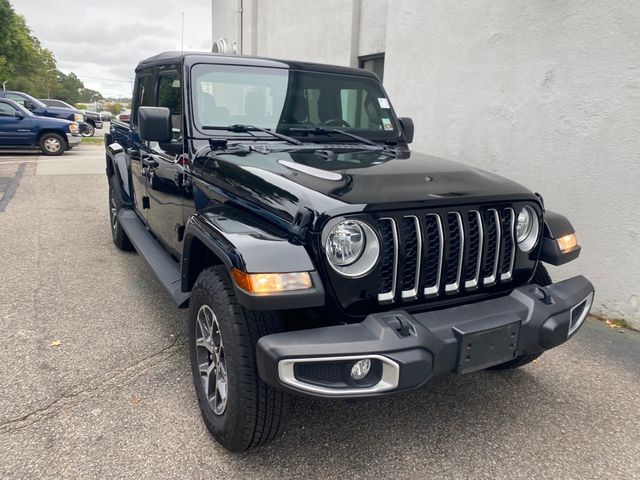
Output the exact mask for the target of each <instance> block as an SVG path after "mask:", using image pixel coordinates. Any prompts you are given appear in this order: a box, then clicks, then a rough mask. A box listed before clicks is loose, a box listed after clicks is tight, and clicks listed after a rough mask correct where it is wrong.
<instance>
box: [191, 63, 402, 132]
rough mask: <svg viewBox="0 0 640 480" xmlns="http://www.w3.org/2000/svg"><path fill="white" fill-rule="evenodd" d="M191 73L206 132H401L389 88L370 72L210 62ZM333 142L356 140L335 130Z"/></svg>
mask: <svg viewBox="0 0 640 480" xmlns="http://www.w3.org/2000/svg"><path fill="white" fill-rule="evenodd" d="M191 76H192V83H191V85H192V92H193V93H192V102H193V103H192V105H193V112H194V121H195V124H196V127H197V128H198V130H200V131H201V132H202V133H206V134H207V135H209V134H216V133H217V132H215V131H212V127H219V128H223V127H229V126H231V125H252V126H256V127H260V128H265V129H269V130H271V131H276V132H279V133H283V134H287V135H291V136H305V135H309V134H310V133H311V134H313V133H314V132H313V130H314V129H315V128H322V129H323V130H324V131H325V133H326V132H327V131H330V129H333V128H339V129H341V130H344V131H346V132H350V133H353V134H356V135H359V136H362V137H365V138H368V139H371V140H390V139H397V137H398V136H399V131H398V128H397V122H396V118H395V116H394V114H393V111H392V109H391V105H390V104H389V101H388V99H387V97H386V95H385V94H384V91H383V90H382V88H381V86H380V84H379V83H378V82H377V81H376V80H374V79H372V78H369V77H364V76H357V75H341V74H330V73H323V72H313V71H297V70H288V69H281V68H266V67H247V66H237V65H233V66H230V65H211V64H198V65H195V66H194V67H193V68H192V74H191ZM251 133H252V134H254V135H255V136H258V135H260V136H262V134H260V133H255V132H251ZM325 138H326V135H325ZM331 141H332V142H333V141H354V139H353V138H349V137H345V136H342V135H335V136H332V137H331Z"/></svg>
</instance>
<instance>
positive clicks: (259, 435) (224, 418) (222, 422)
mask: <svg viewBox="0 0 640 480" xmlns="http://www.w3.org/2000/svg"><path fill="white" fill-rule="evenodd" d="M204 303H206V304H208V305H209V306H210V307H211V309H212V310H213V311H214V313H215V314H216V316H217V317H218V322H219V325H220V330H221V333H222V338H223V342H224V346H225V353H227V370H228V375H229V398H228V400H227V407H226V410H225V412H224V413H223V414H222V415H221V416H217V415H215V414H214V413H213V410H212V409H211V408H210V406H209V405H208V403H206V400H205V399H204V397H203V394H202V387H201V385H200V383H199V382H200V376H199V373H198V371H197V359H196V349H195V323H196V318H197V314H198V310H199V309H200V307H201V306H202V305H203V304H204ZM189 304H190V305H189V317H188V318H189V320H188V322H189V325H188V342H189V353H190V356H191V367H192V373H193V381H194V386H195V389H196V394H197V397H198V404H199V406H200V411H201V413H202V418H203V420H204V422H205V425H206V426H207V428H208V429H209V432H211V435H212V436H213V437H214V438H215V439H216V440H217V441H218V442H219V443H220V444H221V445H222V446H223V447H225V448H226V449H228V450H230V451H233V452H245V451H248V450H253V449H255V448H258V447H260V446H261V445H264V444H266V443H269V442H272V441H273V440H275V439H276V438H278V436H279V435H280V434H281V433H282V431H283V430H284V427H285V425H286V420H287V411H288V407H289V398H288V397H287V395H286V394H284V393H282V392H279V391H277V390H275V389H274V388H273V387H271V386H269V385H267V384H266V383H264V382H263V381H262V379H260V376H259V374H258V368H257V364H256V343H257V341H258V339H259V338H260V337H262V336H264V335H268V334H271V333H276V332H280V331H283V321H282V318H281V317H280V315H279V314H278V313H277V312H272V311H252V310H246V309H245V308H244V307H242V305H240V304H239V303H238V301H237V300H236V298H235V294H234V290H233V285H232V284H231V280H230V279H229V276H228V274H227V271H226V269H225V267H223V266H219V265H218V266H214V267H210V268H207V269H205V270H203V271H202V272H201V273H200V275H199V276H198V279H197V280H196V282H195V284H194V286H193V290H192V292H191V299H190V302H189ZM229 353H231V355H229Z"/></svg>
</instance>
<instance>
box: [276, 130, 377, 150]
mask: <svg viewBox="0 0 640 480" xmlns="http://www.w3.org/2000/svg"><path fill="white" fill-rule="evenodd" d="M287 131H288V132H299V133H305V132H306V133H318V134H320V135H327V134H329V133H341V134H342V135H346V136H347V137H350V138H352V139H354V140H357V141H359V142H362V143H366V144H367V145H371V146H373V147H380V145H378V144H377V143H376V142H374V141H373V140H369V139H368V138H364V137H361V136H360V135H356V134H355V133H351V132H345V131H344V130H340V129H338V128H323V127H314V128H301V127H292V128H288V129H287Z"/></svg>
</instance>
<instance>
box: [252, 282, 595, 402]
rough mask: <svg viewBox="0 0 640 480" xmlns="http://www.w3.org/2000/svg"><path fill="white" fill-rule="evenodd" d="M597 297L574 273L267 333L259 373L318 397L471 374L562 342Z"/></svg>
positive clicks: (385, 391)
mask: <svg viewBox="0 0 640 480" xmlns="http://www.w3.org/2000/svg"><path fill="white" fill-rule="evenodd" d="M593 294H594V288H593V285H592V284H591V283H590V282H589V281H588V280H587V279H586V278H584V277H582V276H577V277H574V278H571V279H569V280H565V281H563V282H559V283H556V284H554V285H551V286H548V287H540V286H538V285H526V286H524V287H520V288H517V289H515V290H513V292H512V293H511V294H510V295H508V296H504V297H500V298H494V299H491V300H485V301H483V302H478V303H473V304H468V305H462V306H458V307H453V308H449V309H444V310H437V311H432V312H425V313H419V314H416V315H411V314H409V313H407V312H406V311H402V310H396V311H390V312H383V313H376V314H372V315H369V316H368V317H367V318H366V319H365V320H364V321H362V322H361V323H358V324H352V325H338V326H332V327H323V328H315V329H309V330H299V331H292V332H285V333H278V334H273V335H267V336H265V337H262V338H261V339H260V340H259V341H258V345H257V361H258V370H259V373H260V376H261V377H262V379H263V380H264V381H265V382H267V383H269V384H271V385H273V386H274V387H276V388H279V389H281V390H285V391H289V392H295V393H301V394H306V395H311V396H317V397H339V398H356V397H370V396H378V395H383V394H389V393H394V392H398V391H403V390H410V389H413V388H417V387H419V386H421V385H423V384H424V383H426V382H427V381H428V380H430V379H431V378H433V377H434V376H436V375H438V374H442V373H446V372H456V373H467V372H472V371H475V370H480V369H484V368H488V367H490V366H493V365H497V364H500V363H504V362H507V361H509V360H512V359H514V358H515V357H517V356H519V355H523V354H534V353H540V352H543V351H544V350H548V349H550V348H553V347H556V346H558V345H560V344H562V343H564V342H565V341H567V340H568V339H569V338H571V337H572V336H573V335H574V334H575V333H576V331H577V330H578V329H579V328H580V326H581V325H582V323H583V322H584V319H585V318H586V316H587V314H588V313H589V310H590V308H591V304H592V302H593ZM367 358H368V359H369V360H370V365H371V369H370V371H369V375H367V377H365V378H364V379H361V380H354V379H353V378H352V376H351V367H352V366H353V365H354V363H355V362H357V361H358V360H361V359H367Z"/></svg>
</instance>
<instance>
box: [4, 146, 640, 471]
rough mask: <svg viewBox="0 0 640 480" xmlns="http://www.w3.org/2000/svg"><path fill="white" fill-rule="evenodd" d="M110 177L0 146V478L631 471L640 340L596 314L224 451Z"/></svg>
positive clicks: (174, 320) (636, 466)
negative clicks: (546, 345) (480, 368)
mask: <svg viewBox="0 0 640 480" xmlns="http://www.w3.org/2000/svg"><path fill="white" fill-rule="evenodd" d="M103 172H104V155H103V151H102V147H100V146H90V145H80V146H79V147H77V148H76V149H74V150H73V151H71V152H67V153H66V154H65V155H64V156H62V157H59V158H50V157H41V156H37V155H33V154H19V155H13V154H0V246H1V248H2V256H1V258H2V262H1V268H0V322H1V328H2V330H1V332H2V340H1V344H2V348H1V349H0V363H1V364H2V369H1V371H0V383H1V386H2V390H1V392H0V478H7V479H14V478H16V479H17V478H67V477H68V478H101V479H103V478H148V477H154V478H215V477H219V478H243V479H245V478H273V479H276V478H323V479H328V478H345V479H356V478H451V479H458V478H486V479H502V478H504V479H527V478H536V479H558V478H561V479H602V478H612V479H631V478H640V455H639V454H638V452H640V409H639V408H638V399H640V368H639V367H638V365H640V334H637V333H635V332H629V331H626V330H620V329H615V330H614V329H611V328H609V327H607V326H606V325H604V324H602V323H599V322H597V321H595V320H588V321H587V323H586V324H585V326H584V327H583V328H582V330H581V332H580V333H579V334H578V335H577V336H576V337H575V339H574V340H572V341H571V342H569V343H568V344H565V345H563V346H561V347H559V348H557V349H556V350H553V351H551V352H548V353H547V354H545V355H544V356H543V357H541V358H540V359H539V360H538V361H536V362H535V363H533V364H531V365H529V366H527V367H525V368H522V369H520V370H517V371H512V372H502V373H495V372H479V373H474V374H470V375H465V376H450V377H446V378H443V379H440V380H438V381H436V382H435V383H433V384H430V385H429V386H428V387H427V388H425V389H422V390H420V391H416V392H413V393H409V394H404V395H401V396H395V397H391V398H388V399H383V400H377V401H371V402H343V401H339V402H328V401H327V402H324V401H312V400H308V399H302V398H298V399H295V400H294V404H293V412H292V414H291V418H290V423H289V428H288V431H287V432H286V434H285V435H284V437H283V438H282V439H281V440H280V441H278V442H277V443H275V444H273V445H270V446H267V447H266V448H263V449H262V450H259V451H257V452H254V453H251V454H245V455H234V454H230V453H228V452H226V451H225V450H223V449H222V448H221V447H219V446H218V445H217V444H216V443H215V442H214V441H213V440H212V439H211V437H210V436H209V434H208V432H207V431H206V429H205V427H204V425H203V424H202V422H201V421H200V415H199V412H198V409H197V406H196V400H195V394H194V391H193V388H192V384H191V378H190V372H189V364H188V352H187V348H186V346H185V343H184V342H185V328H184V321H185V315H184V312H181V311H177V310H176V309H175V308H174V307H173V306H172V304H171V303H170V300H169V299H168V297H167V296H166V295H165V293H164V291H163V290H162V289H161V288H160V287H159V285H158V284H157V283H156V281H155V280H154V278H153V276H152V275H151V273H150V272H149V270H148V269H147V268H146V266H145V264H144V262H143V260H142V259H141V258H140V257H139V256H138V255H136V254H127V253H123V252H120V251H119V250H117V249H116V248H115V247H114V246H113V244H112V242H111V237H110V230H109V220H108V211H107V183H106V179H105V176H104V173H103ZM596 288H597V285H596Z"/></svg>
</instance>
